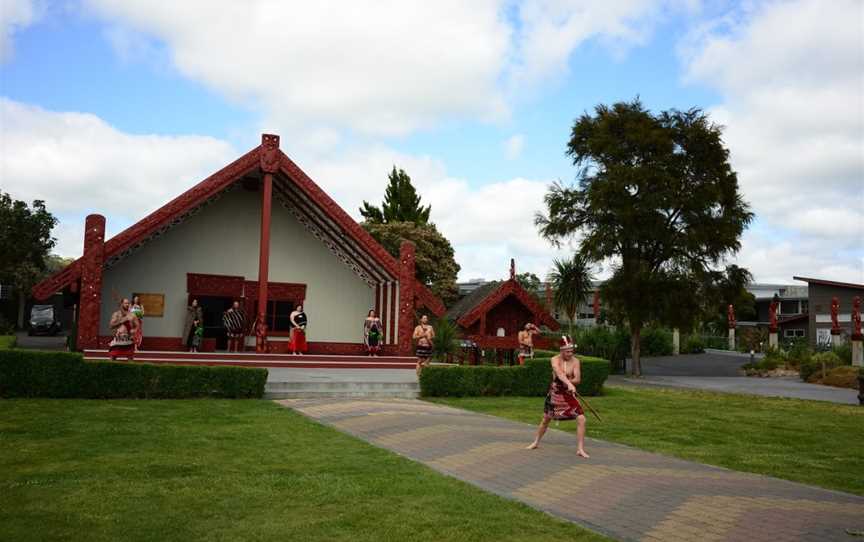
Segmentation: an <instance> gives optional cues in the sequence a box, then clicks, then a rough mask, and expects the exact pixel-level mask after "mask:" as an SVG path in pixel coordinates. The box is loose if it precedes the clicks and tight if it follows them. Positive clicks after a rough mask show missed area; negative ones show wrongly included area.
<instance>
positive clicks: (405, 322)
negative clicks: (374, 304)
mask: <svg viewBox="0 0 864 542" xmlns="http://www.w3.org/2000/svg"><path fill="white" fill-rule="evenodd" d="M414 280H415V278H414V243H412V242H411V241H403V242H402V245H401V246H400V247H399V347H398V348H399V355H400V356H410V355H411V336H412V335H413V333H414Z"/></svg>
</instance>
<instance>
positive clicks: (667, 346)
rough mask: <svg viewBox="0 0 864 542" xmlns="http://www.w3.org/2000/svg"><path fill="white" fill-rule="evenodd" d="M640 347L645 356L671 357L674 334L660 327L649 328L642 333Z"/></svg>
mask: <svg viewBox="0 0 864 542" xmlns="http://www.w3.org/2000/svg"><path fill="white" fill-rule="evenodd" d="M639 347H640V349H641V354H642V355H643V356H671V355H672V332H671V331H669V330H668V329H663V328H659V327H649V328H646V329H644V330H643V331H642V335H641V336H640V341H639Z"/></svg>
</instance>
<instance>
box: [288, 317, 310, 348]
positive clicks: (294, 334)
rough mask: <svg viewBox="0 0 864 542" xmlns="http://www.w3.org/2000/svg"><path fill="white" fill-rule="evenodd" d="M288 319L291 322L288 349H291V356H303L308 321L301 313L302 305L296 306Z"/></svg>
mask: <svg viewBox="0 0 864 542" xmlns="http://www.w3.org/2000/svg"><path fill="white" fill-rule="evenodd" d="M288 319H289V320H291V342H290V343H289V346H288V347H289V348H290V349H291V353H292V354H295V355H300V354H305V353H306V324H307V323H308V322H309V319H308V318H307V317H306V313H305V312H303V305H297V306H296V307H295V308H294V311H293V312H292V313H291V315H290V316H289V317H288Z"/></svg>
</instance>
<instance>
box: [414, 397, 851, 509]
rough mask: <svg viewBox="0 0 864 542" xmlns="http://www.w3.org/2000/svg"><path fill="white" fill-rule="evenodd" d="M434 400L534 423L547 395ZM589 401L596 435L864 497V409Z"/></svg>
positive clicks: (725, 401)
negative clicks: (595, 413)
mask: <svg viewBox="0 0 864 542" xmlns="http://www.w3.org/2000/svg"><path fill="white" fill-rule="evenodd" d="M429 400H430V401H434V402H438V403H444V404H448V405H451V406H455V407H458V408H464V409H468V410H474V411H477V412H484V413H487V414H494V415H496V416H501V417H504V418H509V419H512V420H518V421H522V422H527V423H532V424H535V423H538V422H539V421H540V418H541V416H542V411H543V398H542V397H487V398H462V399H456V398H452V399H451V398H446V399H444V398H436V399H429ZM588 401H589V402H590V403H591V405H592V406H594V407H595V408H596V409H597V410H598V411H600V415H601V416H602V417H603V420H604V421H603V423H598V422H597V420H596V419H594V418H593V417H592V416H591V415H590V414H588V416H589V420H588V436H589V437H594V438H599V439H605V440H610V441H614V442H620V443H622V444H629V445H631V446H635V447H637V448H642V449H644V450H650V451H654V452H660V453H663V454H668V455H673V456H677V457H681V458H684V459H689V460H693V461H698V462H701V463H708V464H711V465H718V466H722V467H727V468H730V469H735V470H740V471H747V472H755V473H759V474H766V475H769V476H776V477H778V478H785V479H787V480H794V481H796V482H804V483H807V484H812V485H817V486H822V487H826V488H830V489H839V490H842V491H848V492H850V493H856V494H858V495H864V407H859V406H853V405H848V406H847V405H834V404H831V403H825V402H817V401H800V400H794V399H774V398H763V397H754V396H748V395H731V394H720V393H710V392H698V391H684V390H660V389H641V388H627V389H624V388H609V387H607V388H605V391H604V395H602V396H598V397H590V398H588ZM553 427H554V425H553ZM559 428H560V429H563V430H565V431H575V430H576V426H575V424H574V423H572V422H570V423H561V425H560V426H559ZM589 453H590V449H589Z"/></svg>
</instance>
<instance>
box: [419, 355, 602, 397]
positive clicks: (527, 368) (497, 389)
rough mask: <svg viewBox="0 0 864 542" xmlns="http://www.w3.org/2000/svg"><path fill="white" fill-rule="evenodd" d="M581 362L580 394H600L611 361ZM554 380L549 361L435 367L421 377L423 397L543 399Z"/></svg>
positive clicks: (587, 358)
mask: <svg viewBox="0 0 864 542" xmlns="http://www.w3.org/2000/svg"><path fill="white" fill-rule="evenodd" d="M579 359H580V360H581V361H582V382H580V383H579V393H581V394H582V395H597V394H598V393H600V390H601V389H602V388H603V383H604V382H605V381H606V378H607V377H608V376H609V362H608V361H606V360H605V359H600V358H592V357H589V356H579ZM551 381H552V364H551V363H550V362H549V358H538V359H529V360H526V362H525V365H523V366H514V367H483V366H465V365H458V366H452V367H441V366H434V365H433V366H431V367H427V368H425V369H423V372H422V373H421V374H420V394H421V395H423V396H424V397H474V396H484V395H487V396H488V395H518V396H543V395H546V392H547V391H549V383H550V382H551Z"/></svg>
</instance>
